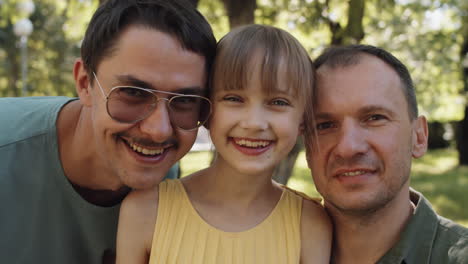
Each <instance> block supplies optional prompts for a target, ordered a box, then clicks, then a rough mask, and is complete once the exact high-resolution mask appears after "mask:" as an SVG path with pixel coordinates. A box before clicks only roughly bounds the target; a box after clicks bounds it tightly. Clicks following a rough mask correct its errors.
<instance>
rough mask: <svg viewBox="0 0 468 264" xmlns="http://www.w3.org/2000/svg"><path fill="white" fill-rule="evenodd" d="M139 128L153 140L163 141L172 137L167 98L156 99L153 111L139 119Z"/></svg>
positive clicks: (172, 130) (172, 131)
mask: <svg viewBox="0 0 468 264" xmlns="http://www.w3.org/2000/svg"><path fill="white" fill-rule="evenodd" d="M140 130H141V132H143V133H145V134H147V135H148V136H150V137H151V139H152V140H154V141H155V142H164V141H165V140H167V139H169V138H171V137H172V135H173V133H174V129H173V127H172V124H171V120H170V117H169V109H168V105H167V100H158V101H157V104H156V107H155V109H154V110H153V112H152V113H151V114H150V115H149V116H148V117H146V118H145V119H143V120H142V121H140Z"/></svg>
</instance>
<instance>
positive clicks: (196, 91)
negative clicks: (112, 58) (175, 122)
mask: <svg viewBox="0 0 468 264" xmlns="http://www.w3.org/2000/svg"><path fill="white" fill-rule="evenodd" d="M116 78H117V81H118V85H119V86H121V85H128V86H135V87H140V88H145V89H152V90H158V89H157V88H156V87H154V86H153V85H152V84H151V83H148V82H146V81H143V80H141V79H138V78H136V77H135V76H132V75H129V74H125V75H117V76H116ZM171 93H178V94H190V95H205V93H206V91H205V89H204V88H202V87H200V86H189V87H181V88H178V89H176V90H173V91H171Z"/></svg>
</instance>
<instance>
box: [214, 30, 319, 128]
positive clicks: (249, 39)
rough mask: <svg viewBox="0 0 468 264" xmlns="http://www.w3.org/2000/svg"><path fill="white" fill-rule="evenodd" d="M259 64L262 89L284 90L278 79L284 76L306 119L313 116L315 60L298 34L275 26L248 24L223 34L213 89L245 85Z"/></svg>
mask: <svg viewBox="0 0 468 264" xmlns="http://www.w3.org/2000/svg"><path fill="white" fill-rule="evenodd" d="M256 67H260V68H259V69H260V70H259V72H260V76H259V79H260V85H261V86H262V87H261V88H262V89H263V91H265V92H266V93H267V94H269V93H271V92H273V91H278V90H281V88H284V87H279V86H280V85H281V84H280V83H279V81H278V80H279V78H280V76H281V77H284V78H285V80H286V81H285V83H287V84H288V88H289V89H291V91H292V92H293V94H294V96H297V98H299V101H301V102H302V103H304V105H305V110H304V111H305V113H304V120H313V107H312V101H313V86H314V77H315V70H314V67H313V63H312V61H311V59H310V57H309V54H308V53H307V51H306V50H305V49H304V47H303V46H302V45H301V44H300V43H299V41H298V40H297V39H296V38H294V37H293V36H292V35H291V34H290V33H288V32H287V31H285V30H282V29H279V28H276V27H272V26H266V25H255V24H253V25H247V26H242V27H238V28H236V29H234V30H233V31H231V32H229V33H228V34H227V35H226V36H224V37H223V38H222V39H221V40H220V41H219V43H218V49H217V54H216V59H215V62H214V67H213V69H212V74H211V80H210V86H213V87H212V88H211V91H212V92H213V91H216V90H219V89H222V90H242V89H245V88H246V87H247V86H248V81H249V79H250V77H251V74H252V72H254V70H255V69H256ZM304 123H306V122H304ZM306 129H307V127H306Z"/></svg>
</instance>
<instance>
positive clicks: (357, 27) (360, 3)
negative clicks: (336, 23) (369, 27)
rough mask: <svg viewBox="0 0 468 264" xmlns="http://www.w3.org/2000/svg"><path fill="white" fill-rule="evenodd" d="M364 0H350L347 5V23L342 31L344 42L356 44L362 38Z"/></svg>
mask: <svg viewBox="0 0 468 264" xmlns="http://www.w3.org/2000/svg"><path fill="white" fill-rule="evenodd" d="M364 9H365V0H350V1H349V7H348V24H347V25H346V29H345V31H344V40H345V42H346V44H357V43H359V42H361V40H362V39H363V38H364V27H363V26H362V18H363V17H364Z"/></svg>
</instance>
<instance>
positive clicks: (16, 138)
mask: <svg viewBox="0 0 468 264" xmlns="http://www.w3.org/2000/svg"><path fill="white" fill-rule="evenodd" d="M215 49H216V40H215V38H214V36H213V33H212V31H211V27H210V26H209V24H208V23H207V21H206V20H205V19H204V18H203V16H202V15H201V14H200V13H199V12H198V11H197V10H196V9H195V7H194V6H193V5H192V4H191V3H189V2H186V1H184V0H145V1H143V0H130V1H121V0H107V1H105V2H104V3H103V4H102V5H101V6H100V7H99V8H98V9H97V11H96V13H95V14H94V15H93V18H92V19H91V21H90V23H89V26H88V29H87V31H86V35H85V38H84V40H83V44H82V47H81V52H82V54H81V59H79V60H77V61H76V63H75V66H74V69H73V76H74V79H75V84H76V91H77V93H78V96H79V99H78V100H76V99H73V98H64V97H45V98H44V97H42V98H41V97H35V98H33V97H30V98H3V99H0V123H1V124H2V125H1V126H0V157H1V158H0V200H1V201H2V206H1V212H2V214H1V217H0V218H1V225H0V234H1V235H2V239H1V242H0V256H1V259H2V262H4V263H80V264H82V263H87V264H88V263H103V261H104V262H106V261H108V260H110V259H112V255H113V251H114V249H115V236H116V228H117V218H118V213H119V207H120V202H121V201H122V199H123V198H124V197H125V196H126V195H127V193H128V192H129V191H130V189H140V188H150V187H153V186H155V185H157V184H158V183H159V182H160V181H161V180H162V179H163V178H164V176H165V175H166V173H167V172H168V170H169V169H170V168H171V166H173V165H174V164H175V163H176V162H177V161H178V160H179V159H180V158H181V157H182V156H184V155H185V154H186V153H187V152H188V151H189V150H190V148H191V147H192V145H193V143H194V141H195V138H196V135H197V128H198V127H199V126H201V125H203V123H204V122H205V121H206V120H207V118H208V116H209V114H210V111H211V103H210V102H209V100H208V99H206V97H204V96H205V95H206V94H207V73H208V72H209V70H210V67H211V64H212V59H213V57H214V55H215Z"/></svg>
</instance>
